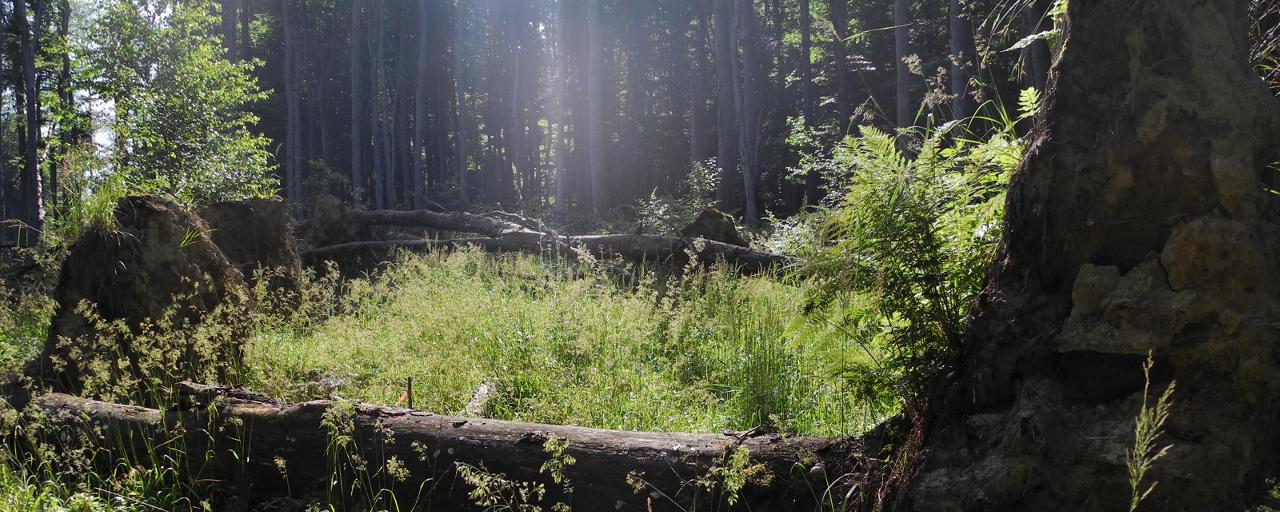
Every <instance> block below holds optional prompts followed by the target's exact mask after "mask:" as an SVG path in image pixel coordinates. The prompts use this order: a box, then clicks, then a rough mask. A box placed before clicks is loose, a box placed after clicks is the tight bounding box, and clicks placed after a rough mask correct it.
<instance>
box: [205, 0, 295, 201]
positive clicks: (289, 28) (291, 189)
mask: <svg viewBox="0 0 1280 512" xmlns="http://www.w3.org/2000/svg"><path fill="white" fill-rule="evenodd" d="M291 1H292V0H280V23H281V26H282V28H283V30H284V34H283V35H284V84H285V85H284V93H285V110H286V111H287V116H286V117H287V118H288V121H287V122H286V123H285V131H286V135H285V153H286V157H285V191H286V193H285V197H286V198H288V200H289V201H291V202H293V203H301V202H302V200H303V197H302V179H303V178H302V174H303V165H304V164H303V158H302V152H303V147H302V144H303V143H302V100H301V98H299V97H298V96H299V92H300V91H299V90H298V72H297V67H298V49H297V45H298V42H297V35H296V34H295V32H296V29H295V24H296V21H295V20H294V19H293V14H292V8H291V7H290V6H289V3H290V2H291ZM224 6H225V4H224Z"/></svg>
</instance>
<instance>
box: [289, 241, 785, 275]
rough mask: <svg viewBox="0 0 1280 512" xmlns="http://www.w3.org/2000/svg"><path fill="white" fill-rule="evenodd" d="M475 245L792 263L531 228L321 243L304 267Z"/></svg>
mask: <svg viewBox="0 0 1280 512" xmlns="http://www.w3.org/2000/svg"><path fill="white" fill-rule="evenodd" d="M467 246H472V247H478V248H480V249H482V250H484V251H486V252H494V253H508V252H523V253H528V254H536V255H542V256H560V257H564V258H567V259H569V260H576V259H577V258H578V253H577V251H575V250H572V249H571V248H581V249H582V250H585V251H587V252H590V253H591V254H594V255H597V256H601V257H605V258H607V257H609V256H611V255H618V256H621V257H623V258H626V259H628V260H631V261H637V262H648V263H668V264H675V265H684V264H686V263H688V261H689V256H690V255H693V256H694V257H695V258H696V259H697V261H698V262H699V263H701V264H706V265H710V264H714V263H716V262H719V261H724V262H726V263H728V264H730V265H733V266H735V267H737V269H738V270H739V271H741V272H743V273H748V274H750V273H758V272H762V271H765V270H769V269H774V268H782V267H785V266H787V265H790V264H792V263H793V260H792V259H791V258H788V257H786V256H782V255H779V254H772V253H767V252H761V251H756V250H753V249H750V248H747V247H739V246H736V245H730V244H726V243H723V242H716V241H714V240H704V239H701V238H675V237H663V236H654V235H588V236H578V237H558V238H551V237H548V236H544V235H542V234H541V233H537V232H534V231H520V232H510V233H506V234H503V235H501V236H498V237H493V238H460V239H454V240H384V241H375V242H351V243H346V244H341V245H334V246H330V247H321V248H319V249H314V250H311V251H307V252H306V253H304V254H303V261H304V262H306V263H307V264H308V265H313V266H314V265H319V264H321V263H322V262H325V261H333V262H335V263H337V264H338V266H339V267H341V268H357V269H359V268H366V269H367V268H369V267H370V264H371V263H376V262H383V261H387V260H389V259H390V258H391V257H392V256H393V255H394V254H395V252H396V251H400V250H404V251H410V252H427V251H437V250H453V249H457V248H459V247H467Z"/></svg>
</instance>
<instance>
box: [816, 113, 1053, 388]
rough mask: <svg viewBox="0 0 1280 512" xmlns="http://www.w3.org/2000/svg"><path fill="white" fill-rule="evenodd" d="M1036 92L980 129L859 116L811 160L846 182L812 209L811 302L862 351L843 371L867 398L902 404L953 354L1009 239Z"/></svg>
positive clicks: (818, 315)
mask: <svg viewBox="0 0 1280 512" xmlns="http://www.w3.org/2000/svg"><path fill="white" fill-rule="evenodd" d="M1038 102H1039V98H1038V95H1037V94H1036V93H1035V91H1034V90H1029V92H1025V93H1024V94H1023V97H1022V103H1023V107H1024V108H1023V110H1024V113H1023V115H1022V116H1021V117H1019V118H1018V119H1016V120H1015V119H1009V118H1007V117H1005V116H1001V118H1000V119H980V120H976V121H977V122H975V123H974V124H975V125H977V124H982V125H989V126H995V127H996V128H994V129H992V130H990V131H989V132H988V133H987V134H986V136H985V137H982V138H967V137H965V134H966V133H967V132H968V129H967V127H966V126H963V125H961V124H959V123H948V124H946V125H943V126H940V127H937V128H927V129H921V130H917V131H912V132H908V133H904V134H903V135H901V136H899V137H894V136H892V135H890V134H888V133H885V132H882V131H880V130H877V129H875V128H870V127H862V128H861V129H860V132H859V134H858V135H856V136H852V137H849V138H847V139H846V140H845V141H844V143H843V144H842V145H840V146H839V147H838V148H836V149H835V150H834V151H832V152H830V153H829V154H826V155H825V156H824V157H822V158H815V159H811V160H810V163H811V165H814V166H816V167H819V168H821V169H824V170H825V172H826V173H827V175H828V177H829V178H830V179H835V180H838V181H837V182H838V183H845V184H847V185H846V186H845V187H844V189H843V195H840V196H837V197H838V199H836V200H834V201H835V202H836V204H835V205H834V206H832V207H830V208H828V209H826V210H825V211H823V212H821V213H820V214H817V215H814V216H813V218H811V219H809V220H808V222H809V223H810V224H811V226H812V229H813V230H814V231H815V232H816V234H817V237H816V240H815V243H814V245H813V246H812V247H810V248H809V249H808V254H807V256H809V259H808V263H807V265H806V267H807V268H806V269H805V270H806V272H807V274H808V275H809V276H811V277H812V278H813V280H814V287H813V288H812V289H811V293H810V294H809V296H808V306H807V308H808V311H809V313H810V317H811V318H813V319H814V320H815V321H819V322H824V323H830V324H831V325H833V326H834V327H835V328H836V329H837V330H838V331H839V332H840V333H841V334H842V335H843V336H844V337H846V338H847V339H849V340H850V341H851V342H852V343H853V344H854V345H856V346H857V347H858V349H859V351H860V352H861V353H862V354H863V355H864V356H865V357H864V358H862V359H860V360H859V361H858V362H856V363H854V364H852V365H850V366H849V367H848V368H847V371H845V372H844V377H845V379H847V381H848V383H849V385H850V388H851V390H852V391H853V392H854V393H855V396H857V397H858V399H859V400H861V401H863V402H865V403H869V404H876V405H877V406H878V407H879V409H880V410H882V411H886V412H887V411H891V410H895V409H897V408H898V407H900V406H902V405H904V404H906V403H908V402H910V401H911V400H913V399H914V398H915V397H917V396H918V394H919V393H920V392H921V391H922V389H923V387H924V386H925V385H926V383H927V382H928V381H929V380H930V379H931V378H933V376H936V375H939V374H940V372H943V371H944V370H945V369H946V367H947V365H948V364H950V362H951V356H952V354H953V353H954V352H955V350H956V349H957V347H958V344H959V342H960V336H961V334H962V333H963V331H964V328H965V326H966V320H967V315H968V313H969V306H970V303H971V302H972V300H973V299H974V297H975V296H976V295H977V293H978V292H979V291H980V290H981V288H982V286H983V284H984V282H985V279H986V268H987V266H988V264H989V262H990V259H991V257H992V254H993V253H994V251H995V248H996V246H997V245H998V243H999V240H1000V227H1001V220H1002V217H1003V211H1004V194H1005V189H1006V188H1007V186H1008V180H1009V177H1010V175H1011V173H1012V171H1013V170H1014V169H1015V168H1016V167H1017V166H1018V164H1019V163H1020V161H1021V158H1022V153H1023V142H1022V141H1021V140H1020V139H1019V138H1018V137H1017V135H1016V133H1015V131H1014V126H1015V125H1016V124H1017V122H1018V121H1022V120H1025V119H1027V118H1029V117H1030V115H1031V113H1032V112H1034V111H1035V110H1036V107H1037V104H1038ZM997 110H998V109H997ZM910 141H918V142H914V143H913V142H910ZM904 146H912V147H910V148H909V150H904V149H903V148H904Z"/></svg>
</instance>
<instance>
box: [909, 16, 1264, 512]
mask: <svg viewBox="0 0 1280 512" xmlns="http://www.w3.org/2000/svg"><path fill="white" fill-rule="evenodd" d="M1246 13H1247V2H1243V1H1238V0H1208V1H1204V0H1075V1H1072V2H1071V4H1070V11H1069V13H1068V17H1069V25H1070V31H1069V39H1068V41H1067V42H1066V46H1065V49H1064V54H1063V55H1062V57H1061V60H1060V61H1059V63H1058V64H1057V67H1056V68H1055V72H1054V75H1055V76H1054V77H1053V78H1052V80H1051V85H1050V87H1049V89H1050V94H1049V97H1048V103H1047V111H1046V114H1044V118H1043V119H1042V122H1041V126H1040V130H1039V132H1038V138H1037V140H1036V142H1035V143H1034V146H1033V148H1032V149H1031V151H1030V153H1029V157H1028V159H1027V161H1026V163H1025V164H1024V166H1023V169H1022V170H1021V171H1020V172H1019V173H1018V175H1017V176H1016V178H1015V180H1014V184H1013V187H1012V190H1011V192H1010V195H1009V203H1008V206H1009V210H1008V220H1007V230H1006V247H1005V249H1004V250H1003V251H1002V255H1001V258H1000V260H999V261H998V262H997V265H996V268H995V269H994V275H993V277H992V280H991V283H990V287H989V290H988V291H987V292H986V293H984V294H983V296H982V297H981V299H980V302H979V304H978V306H977V309H976V311H975V313H976V316H975V318H974V320H973V323H972V326H971V328H970V332H969V333H968V335H967V339H966V353H965V354H963V357H962V365H961V366H960V368H959V369H958V371H957V372H956V374H955V375H956V376H955V378H954V379H953V380H952V381H951V383H950V384H949V391H948V392H947V393H945V394H944V396H943V397H941V398H940V399H937V400H934V402H933V411H934V412H933V414H934V416H933V426H932V428H931V429H930V434H929V438H928V441H927V443H926V445H925V453H927V454H928V459H927V462H926V463H925V465H924V467H923V469H922V471H921V472H920V473H919V474H918V476H917V478H916V480H915V483H914V485H913V486H912V487H911V489H910V491H909V493H908V498H907V505H908V506H907V508H909V509H910V510H917V511H935V510H937V511H970V510H972V511H977V510H1039V511H1054V510H1071V511H1088V510H1127V509H1128V505H1129V503H1128V502H1129V497H1130V490H1129V485H1128V481H1127V474H1126V471H1125V459H1126V449H1127V448H1129V447H1131V446H1132V444H1133V438H1134V435H1133V430H1134V417H1135V416H1136V415H1137V414H1138V411H1139V408H1140V406H1141V404H1142V389H1143V383H1144V381H1143V376H1142V368H1141V363H1142V361H1143V360H1144V358H1145V357H1146V356H1147V353H1148V351H1154V354H1155V359H1156V361H1157V365H1156V368H1155V371H1154V373H1153V380H1154V382H1153V383H1152V388H1153V390H1158V389H1162V388H1163V386H1164V385H1165V384H1167V383H1168V382H1169V381H1170V380H1171V379H1176V380H1177V382H1178V391H1177V393H1176V394H1175V395H1174V400H1175V404H1174V407H1173V412H1172V418H1171V420H1170V422H1169V424H1168V425H1167V432H1166V434H1165V436H1164V437H1163V438H1162V441H1163V442H1167V443H1172V444H1173V448H1172V449H1171V450H1170V451H1169V452H1168V457H1166V458H1164V459H1162V460H1160V461H1159V462H1157V463H1156V464H1155V467H1154V468H1153V470H1152V472H1151V473H1150V474H1149V475H1148V482H1159V486H1158V487H1157V488H1156V490H1155V493H1154V494H1153V495H1152V496H1151V497H1150V498H1149V499H1148V500H1147V502H1146V503H1145V504H1144V507H1145V508H1148V509H1150V510H1187V511H1198V510H1244V509H1245V508H1246V506H1247V505H1248V504H1251V503H1255V502H1256V501H1257V500H1258V499H1260V498H1261V497H1262V491H1263V490H1264V484H1265V479H1266V478H1267V477H1268V476H1271V475H1273V470H1274V469H1275V468H1276V454H1277V453H1280V450H1277V448H1280V446H1278V444H1280V443H1278V441H1280V402H1277V401H1276V399H1275V397H1276V396H1278V394H1280V362H1278V358H1280V353H1278V352H1277V350H1276V349H1275V341H1276V340H1277V339H1280V323H1277V322H1278V320H1280V286H1278V284H1280V283H1277V281H1278V280H1280V214H1278V210H1280V208H1278V207H1280V200H1278V199H1277V197H1276V196H1274V195H1272V194H1268V193H1267V192H1266V191H1265V190H1264V187H1263V186H1262V178H1261V177H1262V172H1263V170H1264V168H1265V165H1266V163H1267V162H1271V161H1274V159H1275V158H1276V157H1277V149H1278V148H1280V144H1278V143H1280V134H1277V132H1276V131H1275V130H1273V129H1272V130H1269V129H1268V127H1274V126H1275V123H1276V120H1277V119H1280V107H1278V106H1277V100H1276V99H1275V98H1274V97H1272V96H1271V95H1270V94H1268V92H1267V90H1266V89H1265V88H1264V86H1263V84H1262V83H1261V82H1260V81H1259V79H1258V77H1257V76H1256V75H1255V74H1254V73H1253V72H1252V70H1251V69H1250V68H1249V65H1248V56H1247V48H1248V42H1247V41H1246V33H1247V31H1246V25H1245V22H1246Z"/></svg>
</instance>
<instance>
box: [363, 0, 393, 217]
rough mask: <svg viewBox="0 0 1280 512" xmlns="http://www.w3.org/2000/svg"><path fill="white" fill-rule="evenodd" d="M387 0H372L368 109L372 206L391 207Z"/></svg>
mask: <svg viewBox="0 0 1280 512" xmlns="http://www.w3.org/2000/svg"><path fill="white" fill-rule="evenodd" d="M385 1H386V0H373V3H372V4H370V15H371V19H372V20H373V31H372V33H371V34H370V35H371V36H372V38H371V39H370V41H369V55H370V62H369V64H370V66H372V69H371V70H370V75H372V77H373V90H372V91H371V94H370V96H369V99H370V100H371V101H372V103H373V108H371V109H369V126H370V135H372V136H373V207H374V208H378V209H385V208H390V204H389V201H388V195H389V194H388V192H389V191H391V184H390V182H391V179H390V178H391V176H392V173H394V172H395V170H394V164H393V163H392V161H393V160H394V158H395V157H394V156H393V155H394V153H392V152H391V146H390V144H391V141H390V139H391V138H390V137H389V134H388V133H387V131H388V123H387V117H388V116H389V115H391V106H390V105H388V104H387V102H388V94H389V93H390V92H391V91H390V87H389V86H388V84H387V52H386V48H387V9H386V5H385Z"/></svg>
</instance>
